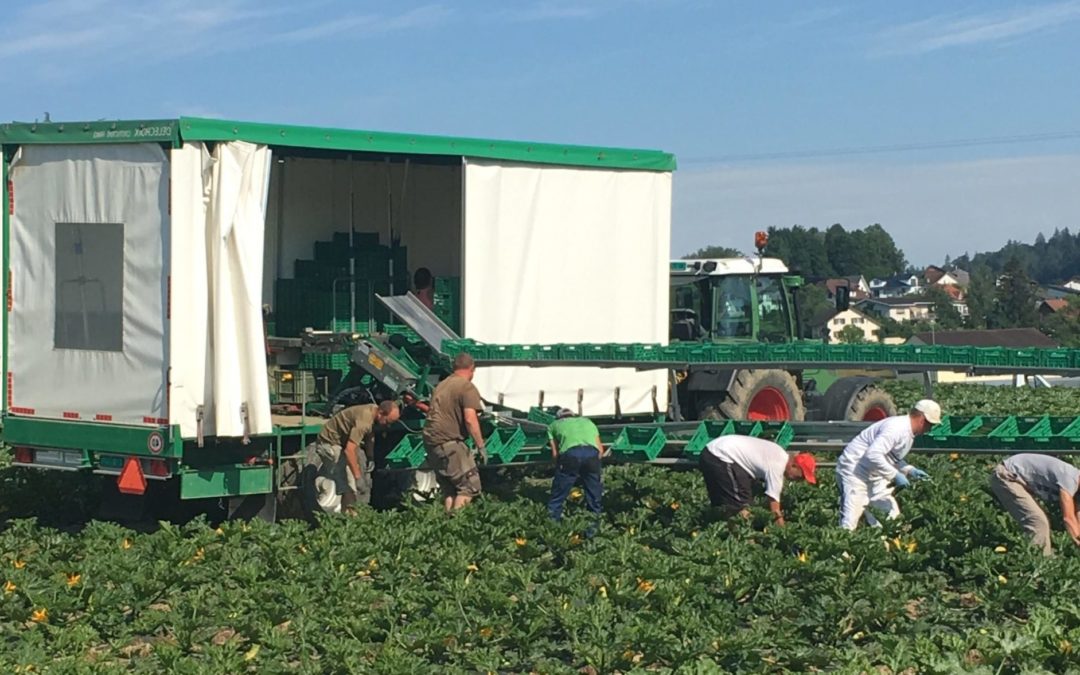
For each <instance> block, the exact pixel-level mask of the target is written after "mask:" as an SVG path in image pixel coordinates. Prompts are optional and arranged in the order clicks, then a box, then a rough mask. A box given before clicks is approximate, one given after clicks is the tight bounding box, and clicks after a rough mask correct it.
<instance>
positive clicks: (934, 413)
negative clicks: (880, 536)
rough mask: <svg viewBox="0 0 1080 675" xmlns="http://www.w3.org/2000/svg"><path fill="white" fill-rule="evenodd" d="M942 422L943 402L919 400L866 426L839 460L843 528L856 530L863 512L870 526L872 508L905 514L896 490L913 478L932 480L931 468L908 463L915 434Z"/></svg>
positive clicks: (893, 516) (872, 519) (874, 519)
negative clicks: (869, 508)
mask: <svg viewBox="0 0 1080 675" xmlns="http://www.w3.org/2000/svg"><path fill="white" fill-rule="evenodd" d="M940 422H941V406H939V405H938V404H937V403H935V402H934V401H931V400H930V399H923V400H921V401H919V402H918V403H916V404H915V406H914V407H913V408H912V409H911V412H909V413H908V414H907V415H896V416H893V417H887V418H885V419H883V420H881V421H880V422H875V423H874V424H871V425H870V426H868V427H867V428H865V429H863V430H862V432H860V433H859V435H858V436H856V437H855V438H854V439H852V441H851V442H850V443H848V444H847V447H845V448H844V452H843V453H842V454H841V455H840V459H838V460H836V483H837V486H838V487H839V488H840V527H842V528H844V529H846V530H854V529H855V528H856V527H858V525H859V520H861V519H862V517H863V514H865V515H866V522H867V523H869V524H870V525H879V524H880V523H878V521H877V519H876V518H874V516H872V515H871V514H869V513H866V507H867V506H872V507H874V508H875V509H880V510H881V511H885V513H886V514H887V516H888V518H890V519H892V518H896V517H897V516H899V515H900V505H899V504H897V503H896V499H894V498H893V489H892V487H890V486H889V483H892V484H894V485H895V486H896V487H898V488H905V487H907V486H908V485H910V484H911V483H910V482H911V481H913V480H922V479H924V478H929V476H927V474H926V472H925V471H922V470H921V469H917V468H915V467H913V466H911V465H910V464H908V463H907V462H905V461H904V457H905V456H907V454H908V452H910V451H911V446H912V444H914V443H915V436H917V435H918V434H923V433H926V432H927V431H930V429H931V428H932V427H933V425H935V424H938V423H940Z"/></svg>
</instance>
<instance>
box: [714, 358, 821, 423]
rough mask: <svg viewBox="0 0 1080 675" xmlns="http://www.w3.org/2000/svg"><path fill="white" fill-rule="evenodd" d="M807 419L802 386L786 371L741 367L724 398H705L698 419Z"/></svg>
mask: <svg viewBox="0 0 1080 675" xmlns="http://www.w3.org/2000/svg"><path fill="white" fill-rule="evenodd" d="M805 418H806V407H805V406H804V405H803V400H802V394H801V392H800V391H799V385H798V383H797V382H796V381H795V377H794V376H792V374H791V373H789V372H787V371H784V370H738V371H735V375H734V377H732V379H731V386H729V387H728V390H727V392H726V394H725V395H724V396H723V397H721V398H715V399H706V400H703V401H702V403H701V405H699V406H698V419H735V420H759V421H765V420H794V421H802V420H803V419H805Z"/></svg>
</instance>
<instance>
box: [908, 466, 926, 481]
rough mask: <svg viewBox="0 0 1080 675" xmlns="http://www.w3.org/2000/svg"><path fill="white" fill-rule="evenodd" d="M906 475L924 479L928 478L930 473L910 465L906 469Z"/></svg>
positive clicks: (915, 478)
mask: <svg viewBox="0 0 1080 675" xmlns="http://www.w3.org/2000/svg"><path fill="white" fill-rule="evenodd" d="M907 477H908V478H910V479H911V480H926V479H928V478H930V474H928V473H926V472H925V471H923V470H922V469H916V468H915V467H911V468H910V469H908V474H907Z"/></svg>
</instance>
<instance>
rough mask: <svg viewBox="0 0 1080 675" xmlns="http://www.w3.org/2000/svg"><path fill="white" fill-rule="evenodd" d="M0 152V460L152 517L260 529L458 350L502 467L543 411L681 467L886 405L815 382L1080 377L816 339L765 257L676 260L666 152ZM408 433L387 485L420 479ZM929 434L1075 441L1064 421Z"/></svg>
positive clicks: (159, 131)
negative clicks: (380, 409)
mask: <svg viewBox="0 0 1080 675" xmlns="http://www.w3.org/2000/svg"><path fill="white" fill-rule="evenodd" d="M0 148H2V153H3V161H2V165H0V166H2V173H3V185H4V190H3V208H2V211H0V213H2V216H3V236H2V240H0V245H2V257H3V265H4V274H3V275H2V277H0V281H2V283H3V289H4V297H5V311H4V312H2V313H0V321H2V333H3V365H4V368H3V370H4V376H5V387H4V388H3V391H2V404H3V405H2V415H3V441H4V442H5V443H7V444H8V445H10V446H11V447H12V448H13V454H14V461H15V463H16V464H18V465H20V466H25V467H33V468H38V469H55V470H67V471H79V472H85V473H87V474H96V475H102V476H105V481H106V484H107V485H108V486H109V487H110V489H111V490H112V489H115V490H116V491H117V492H118V493H121V494H124V495H128V496H130V497H131V498H132V499H135V500H136V502H141V501H144V497H145V495H147V494H148V493H161V494H164V495H166V496H171V497H178V498H180V499H183V500H198V499H220V500H225V501H227V503H228V505H229V508H230V511H231V512H232V513H233V514H236V515H248V514H253V513H262V514H263V515H266V516H273V515H274V513H275V512H276V508H277V505H278V503H279V501H282V500H284V498H285V497H287V496H289V495H290V494H296V491H298V490H301V488H304V487H305V484H304V483H303V481H302V476H303V475H304V474H303V468H304V463H305V457H304V452H303V450H304V447H305V446H306V445H307V443H308V442H309V441H310V440H312V438H313V436H314V434H316V433H317V432H318V431H319V429H320V428H321V426H322V422H323V421H324V420H325V415H326V414H328V413H330V412H332V411H333V410H334V408H335V407H336V406H339V405H343V404H349V403H353V402H359V401H365V400H380V399H383V398H387V397H391V396H394V397H403V398H404V399H405V400H408V401H423V400H424V398H425V397H426V396H427V395H428V394H429V393H430V390H431V388H432V386H433V385H434V384H435V383H436V382H437V381H438V380H439V379H440V378H441V377H443V376H445V374H446V373H447V372H448V368H449V357H450V356H452V355H453V354H454V353H456V352H458V351H466V352H469V353H471V354H473V355H474V356H475V357H476V359H477V361H478V363H479V364H480V369H479V371H478V373H477V377H476V384H477V386H478V387H479V389H480V391H481V392H482V393H483V394H484V395H485V396H486V397H487V398H488V400H489V404H490V410H489V411H488V412H487V413H486V414H485V415H484V427H485V433H486V434H488V437H489V439H488V448H489V450H490V451H491V454H492V463H493V464H495V465H500V464H501V465H512V464H520V463H529V462H534V461H539V460H540V459H542V457H543V452H542V446H543V438H542V435H543V428H544V425H545V422H546V421H547V420H548V419H549V417H550V414H551V407H552V406H565V407H570V408H573V409H575V410H577V411H579V412H581V413H583V414H587V415H590V416H594V417H596V418H598V419H600V420H601V422H602V428H603V434H604V436H605V438H606V439H607V440H609V441H610V442H611V447H612V450H613V453H614V456H615V458H616V459H623V460H634V461H650V462H671V461H676V462H677V461H686V460H687V459H689V458H692V457H693V456H694V455H695V454H696V453H697V452H700V448H701V446H702V439H706V438H708V437H711V436H712V435H716V434H719V433H731V432H735V431H742V432H745V433H754V434H768V435H771V436H774V437H776V438H777V439H778V440H779V441H781V442H783V443H786V444H795V445H800V444H801V445H802V446H805V447H819V448H826V447H832V446H834V445H835V443H836V442H838V440H839V439H843V438H845V437H847V436H849V435H850V434H851V433H852V430H853V429H854V427H852V426H851V425H852V424H855V425H859V424H864V423H865V420H866V419H873V418H875V417H879V416H882V415H884V414H888V413H891V412H892V411H893V410H895V407H894V406H893V404H892V402H891V401H890V400H888V399H887V397H884V395H883V394H882V393H881V392H879V390H877V389H876V388H875V387H874V383H873V380H872V379H871V378H869V377H867V376H854V377H842V378H839V379H837V380H836V381H835V383H833V384H831V385H830V386H828V387H815V386H812V385H811V384H810V383H811V382H814V383H815V384H816V383H818V382H820V381H823V380H820V379H816V378H815V377H814V375H813V374H814V373H815V372H816V371H821V370H829V371H837V372H843V371H866V370H878V371H880V370H886V371H894V372H913V373H924V374H928V373H931V372H934V371H938V370H961V371H968V372H1008V373H1080V356H1078V352H1075V351H1071V350H1000V349H999V350H985V349H973V348H956V347H953V348H946V347H938V346H919V347H916V346H900V347H887V346H883V345H828V344H824V343H822V342H820V341H809V340H802V339H800V328H799V326H798V325H797V322H796V319H795V317H796V315H797V313H796V312H795V303H796V302H797V297H798V295H797V288H798V286H799V285H800V283H801V281H800V280H799V279H798V278H797V277H796V276H794V275H791V274H789V273H788V270H787V269H786V268H785V267H784V266H783V264H782V263H780V262H779V261H776V260H771V259H768V258H761V257H760V256H758V257H756V258H748V259H734V260H690V261H676V262H674V263H672V262H671V261H670V260H669V240H670V211H671V173H672V171H673V170H674V168H675V160H674V157H673V156H671V155H670V154H667V153H663V152H657V151H651V150H635V149H618V148H598V147H584V146H563V145H552V144H543V143H523V142H506V141H495V140H486V139H473V138H450V137H433V136H418V135H408V134H391V133H381V132H370V131H355V130H342V129H327V128H317V127H304V126H282V125H268V124H258V123H250V122H234V121H227V120H209V119H199V118H179V119H172V120H149V121H117V122H67V123H45V124H24V123H12V124H3V125H0ZM525 205H528V206H527V207H526V206H525ZM599 252H602V253H603V262H602V264H599V265H598V260H597V258H598V254H599ZM419 267H427V268H428V269H429V270H430V271H431V272H433V273H434V276H435V277H436V279H437V282H436V287H435V302H434V309H433V310H431V309H428V308H427V307H425V306H424V305H422V304H421V303H419V302H418V301H417V300H416V298H415V297H414V296H411V295H410V294H408V293H407V290H408V288H409V277H410V272H412V271H415V270H416V269H417V268H419ZM600 277H603V278H611V279H614V280H615V281H616V282H613V284H612V291H611V292H610V293H606V294H605V293H604V292H603V289H597V283H596V282H597V278H600ZM582 289H588V291H587V292H584V291H583V290H582ZM395 317H396V318H395ZM927 382H928V383H929V379H927ZM820 389H824V391H820ZM868 401H869V403H868ZM406 413H407V414H406V415H405V419H404V420H403V422H402V423H401V424H400V425H399V426H398V427H397V428H395V429H392V430H390V431H389V432H387V433H386V434H385V436H384V437H383V438H382V439H381V441H380V448H379V449H378V453H379V457H378V462H379V467H380V468H381V469H386V470H394V469H400V470H403V471H407V470H413V469H415V468H417V467H419V466H421V464H422V459H423V450H422V448H421V447H420V445H419V442H418V436H417V433H416V431H417V430H418V429H419V427H420V425H422V423H423V413H422V411H421V407H419V406H410V407H409V408H408V409H407V411H406ZM807 418H809V419H810V421H806V419H807ZM851 420H854V421H851ZM936 433H937V435H936V436H934V438H933V443H937V444H939V446H940V447H945V446H950V447H952V446H959V445H963V444H964V443H967V446H966V447H971V448H974V449H978V448H979V447H983V446H985V447H987V448H996V447H1009V448H1016V449H1021V448H1023V449H1032V448H1050V449H1056V450H1069V449H1075V448H1077V447H1080V422H1076V421H1075V420H1061V419H1057V418H1040V419H1015V418H1004V419H996V418H995V419H990V418H986V419H983V418H978V419H971V420H966V421H965V420H951V421H950V422H949V423H948V424H943V425H942V426H941V427H940V429H939V430H938V431H937V432H936ZM972 439H975V440H972ZM830 444H832V445H830ZM935 447H938V446H935ZM307 488H308V489H309V490H310V485H309V486H307ZM133 508H134V507H133Z"/></svg>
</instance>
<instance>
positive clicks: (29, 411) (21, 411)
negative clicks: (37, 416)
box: [9, 406, 34, 415]
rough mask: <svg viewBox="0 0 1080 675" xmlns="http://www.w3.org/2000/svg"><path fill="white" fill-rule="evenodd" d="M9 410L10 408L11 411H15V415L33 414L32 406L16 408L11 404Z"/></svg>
mask: <svg viewBox="0 0 1080 675" xmlns="http://www.w3.org/2000/svg"><path fill="white" fill-rule="evenodd" d="M9 410H11V412H13V413H15V414H16V415H33V414H34V409H33V408H16V407H15V406H12V407H11V408H9Z"/></svg>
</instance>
